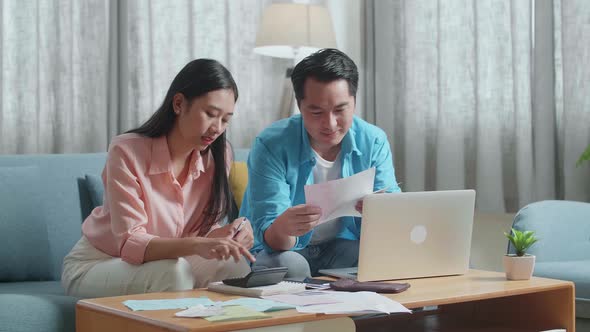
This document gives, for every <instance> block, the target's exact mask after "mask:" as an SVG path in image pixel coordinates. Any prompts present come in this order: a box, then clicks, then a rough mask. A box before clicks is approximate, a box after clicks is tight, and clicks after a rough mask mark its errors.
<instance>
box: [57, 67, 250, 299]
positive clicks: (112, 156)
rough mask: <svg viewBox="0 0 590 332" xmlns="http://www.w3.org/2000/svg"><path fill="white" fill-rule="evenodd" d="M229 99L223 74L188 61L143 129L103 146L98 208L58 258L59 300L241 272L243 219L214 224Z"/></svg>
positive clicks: (219, 206) (226, 202)
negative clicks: (62, 295) (68, 249)
mask: <svg viewBox="0 0 590 332" xmlns="http://www.w3.org/2000/svg"><path fill="white" fill-rule="evenodd" d="M237 99H238V88H237V86H236V83H235V82H234V80H233V78H232V76H231V74H230V72H229V71H228V70H227V69H226V68H225V67H223V65H221V64H220V63H219V62H217V61H215V60H210V59H197V60H194V61H192V62H190V63H188V64H187V65H186V66H185V67H184V68H183V69H182V70H181V71H180V73H178V75H177V76H176V77H175V78H174V80H173V81H172V84H171V86H170V89H169V90H168V93H167V94H166V98H165V99H164V102H163V103H162V106H160V108H159V109H158V110H157V111H156V112H155V113H154V114H153V115H152V117H151V118H150V119H149V120H148V121H147V122H146V123H144V124H143V125H142V126H140V127H139V128H136V129H133V130H131V131H129V132H127V133H125V134H123V135H120V136H117V137H115V138H114V139H113V141H112V142H111V144H110V146H109V151H108V157H107V162H106V166H105V168H104V171H103V173H102V180H103V183H104V186H105V194H104V205H103V206H99V207H97V208H95V209H94V210H93V211H92V213H91V215H90V216H89V217H88V218H87V219H86V220H85V221H84V223H83V224H82V233H83V236H82V238H81V239H80V241H78V243H77V244H76V245H75V246H74V248H73V249H72V251H71V252H70V253H69V254H68V255H67V256H66V257H65V259H64V264H63V272H62V283H63V286H64V288H65V289H66V293H67V294H69V295H73V296H78V297H102V296H115V295H124V294H133V293H144V292H158V291H172V290H185V289H192V288H193V287H203V286H205V285H207V283H208V282H210V281H217V280H221V279H224V278H231V277H241V276H243V275H246V274H247V273H248V272H249V271H250V264H249V263H248V262H247V261H246V260H245V258H247V259H249V260H250V261H254V257H252V255H251V254H250V253H249V251H248V249H250V248H251V247H252V244H253V234H252V228H251V226H250V223H249V221H247V220H245V219H242V218H239V219H236V220H234V221H233V222H232V223H228V224H227V225H225V226H221V225H220V222H221V221H222V219H223V218H224V217H226V216H228V214H234V215H235V211H231V210H232V200H233V198H232V195H231V192H230V189H229V184H228V173H229V165H230V163H231V153H230V149H229V148H227V146H226V138H225V129H226V127H227V124H228V122H229V120H230V119H231V117H232V116H233V112H234V107H235V102H236V100H237ZM244 256H245V258H244Z"/></svg>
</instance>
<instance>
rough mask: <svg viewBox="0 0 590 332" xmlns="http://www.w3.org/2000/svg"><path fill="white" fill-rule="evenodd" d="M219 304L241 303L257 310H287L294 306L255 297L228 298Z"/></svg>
mask: <svg viewBox="0 0 590 332" xmlns="http://www.w3.org/2000/svg"><path fill="white" fill-rule="evenodd" d="M218 304H219V305H221V306H223V307H225V306H232V305H241V306H243V307H246V308H249V309H252V310H254V311H259V312H270V311H279V310H287V309H294V308H295V306H293V305H290V304H285V303H280V302H276V301H272V300H264V299H256V298H241V299H235V300H229V301H224V302H218Z"/></svg>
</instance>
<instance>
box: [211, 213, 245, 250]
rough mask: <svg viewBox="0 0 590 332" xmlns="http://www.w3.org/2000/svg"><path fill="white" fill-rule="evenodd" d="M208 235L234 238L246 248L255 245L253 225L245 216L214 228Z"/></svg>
mask: <svg viewBox="0 0 590 332" xmlns="http://www.w3.org/2000/svg"><path fill="white" fill-rule="evenodd" d="M207 237H208V238H226V239H233V240H235V241H236V242H238V243H240V244H241V245H242V246H244V247H245V248H246V249H250V248H252V246H253V245H254V231H253V230H252V225H251V224H250V221H249V220H248V219H246V218H244V217H240V218H236V219H235V220H234V221H233V222H232V223H230V224H227V225H225V226H223V227H219V228H217V229H214V230H212V231H211V232H210V233H209V234H208V235H207Z"/></svg>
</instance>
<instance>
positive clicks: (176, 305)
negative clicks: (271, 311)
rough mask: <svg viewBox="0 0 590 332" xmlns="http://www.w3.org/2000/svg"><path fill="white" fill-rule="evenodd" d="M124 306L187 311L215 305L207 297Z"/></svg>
mask: <svg viewBox="0 0 590 332" xmlns="http://www.w3.org/2000/svg"><path fill="white" fill-rule="evenodd" d="M123 304H124V305H125V306H126V307H127V308H129V309H131V310H133V311H140V310H167V309H186V308H189V307H192V306H195V305H197V304H201V305H213V304H214V302H213V301H211V300H209V298H206V297H186V298H179V299H165V300H127V301H124V302H123Z"/></svg>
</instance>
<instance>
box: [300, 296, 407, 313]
mask: <svg viewBox="0 0 590 332" xmlns="http://www.w3.org/2000/svg"><path fill="white" fill-rule="evenodd" d="M331 296H332V297H333V299H334V300H336V301H337V303H327V304H317V305H307V306H298V307H297V311H298V312H301V313H324V314H349V315H352V314H355V315H357V314H358V315H360V314H371V313H386V314H391V313H396V312H403V313H412V311H411V310H409V309H408V308H406V307H404V306H403V305H402V304H401V303H399V302H397V301H394V300H392V299H390V298H387V297H385V296H383V295H380V294H377V293H374V292H355V293H348V292H334V293H332V295H331Z"/></svg>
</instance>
